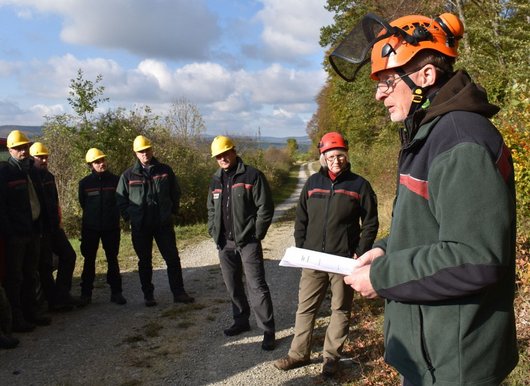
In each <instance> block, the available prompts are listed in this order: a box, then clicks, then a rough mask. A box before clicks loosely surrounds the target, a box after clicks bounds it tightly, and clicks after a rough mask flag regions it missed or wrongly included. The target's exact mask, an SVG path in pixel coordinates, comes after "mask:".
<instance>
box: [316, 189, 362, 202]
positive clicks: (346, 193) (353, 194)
mask: <svg viewBox="0 0 530 386" xmlns="http://www.w3.org/2000/svg"><path fill="white" fill-rule="evenodd" d="M330 192H331V191H330V190H329V189H311V190H309V191H308V192H307V196H308V197H311V196H312V195H313V194H315V193H322V194H330ZM335 194H344V195H346V196H351V197H354V198H356V199H357V200H360V199H361V195H360V194H359V193H357V192H352V191H349V190H346V189H337V190H335Z"/></svg>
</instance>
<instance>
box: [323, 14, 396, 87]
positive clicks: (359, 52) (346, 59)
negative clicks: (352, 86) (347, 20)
mask: <svg viewBox="0 0 530 386" xmlns="http://www.w3.org/2000/svg"><path fill="white" fill-rule="evenodd" d="M399 32H400V30H399V28H396V27H392V26H390V24H388V23H387V22H386V21H384V20H382V19H381V18H379V16H377V15H374V14H372V13H368V14H366V16H364V17H363V18H362V20H361V21H360V22H359V23H358V24H357V25H356V26H355V27H354V28H353V29H352V30H351V31H350V33H349V34H348V36H346V38H345V39H344V40H343V41H342V42H341V43H340V44H339V45H338V46H337V48H335V50H334V51H333V52H332V53H331V55H330V56H329V62H330V64H331V67H333V69H334V70H335V72H336V73H337V74H339V75H340V77H341V78H342V79H344V80H346V81H347V82H352V81H353V80H355V77H356V75H357V73H358V72H359V70H360V69H361V68H362V66H364V65H365V64H366V63H368V62H369V61H370V51H371V49H372V46H373V45H374V44H375V43H376V42H378V41H379V40H382V39H386V38H388V37H389V36H392V35H395V34H399Z"/></svg>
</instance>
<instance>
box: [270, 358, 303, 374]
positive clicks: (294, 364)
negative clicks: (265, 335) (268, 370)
mask: <svg viewBox="0 0 530 386" xmlns="http://www.w3.org/2000/svg"><path fill="white" fill-rule="evenodd" d="M309 362H310V361H309V358H302V359H296V358H293V357H291V356H289V355H287V356H286V357H283V358H280V359H277V360H276V361H274V367H276V368H277V369H278V370H283V371H287V370H291V369H296V368H298V367H302V366H305V365H308V364H309Z"/></svg>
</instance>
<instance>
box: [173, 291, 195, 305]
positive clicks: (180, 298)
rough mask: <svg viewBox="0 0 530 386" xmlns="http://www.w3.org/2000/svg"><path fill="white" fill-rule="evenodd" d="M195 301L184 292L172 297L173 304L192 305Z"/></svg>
mask: <svg viewBox="0 0 530 386" xmlns="http://www.w3.org/2000/svg"><path fill="white" fill-rule="evenodd" d="M194 301H195V299H194V298H192V297H191V296H190V295H188V294H187V293H186V292H182V293H181V294H178V295H175V296H173V302H175V303H186V304H189V303H193V302H194Z"/></svg>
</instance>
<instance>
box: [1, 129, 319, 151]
mask: <svg viewBox="0 0 530 386" xmlns="http://www.w3.org/2000/svg"><path fill="white" fill-rule="evenodd" d="M12 130H20V131H22V132H23V133H24V134H26V135H27V136H28V137H29V139H30V140H33V138H35V137H38V136H39V135H40V134H41V132H42V126H22V125H0V137H7V135H8V134H9V133H10V132H11V131H12ZM214 137H215V136H214V135H210V134H205V135H203V138H204V140H205V141H206V142H211V141H212V139H213V138H214ZM243 138H244V137H243ZM249 138H250V137H249ZM290 138H294V139H295V140H296V142H297V143H298V148H299V149H300V151H302V152H304V151H307V150H308V149H309V147H310V146H311V140H310V139H309V137H308V136H300V137H261V138H260V140H259V147H260V148H262V149H266V148H268V147H270V146H272V147H284V146H286V145H287V140H288V139H290ZM250 139H251V140H252V141H257V139H256V138H255V137H253V138H250Z"/></svg>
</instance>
